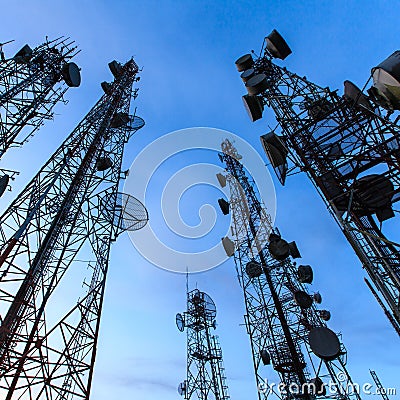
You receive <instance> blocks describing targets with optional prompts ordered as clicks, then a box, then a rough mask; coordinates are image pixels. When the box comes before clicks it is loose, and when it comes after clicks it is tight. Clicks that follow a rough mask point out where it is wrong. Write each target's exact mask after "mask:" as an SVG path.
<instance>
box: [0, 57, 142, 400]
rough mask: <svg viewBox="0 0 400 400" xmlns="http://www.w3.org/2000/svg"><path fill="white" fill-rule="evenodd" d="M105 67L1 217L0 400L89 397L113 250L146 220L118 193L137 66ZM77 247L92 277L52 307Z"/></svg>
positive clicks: (132, 127)
mask: <svg viewBox="0 0 400 400" xmlns="http://www.w3.org/2000/svg"><path fill="white" fill-rule="evenodd" d="M109 66H110V69H111V72H112V73H113V75H114V78H115V79H114V81H113V82H112V83H111V84H107V85H108V86H107V92H106V93H105V94H104V95H103V96H102V97H101V98H100V100H99V101H98V102H97V104H96V105H95V106H94V107H93V108H92V109H91V110H90V111H89V113H88V114H87V115H86V117H85V118H84V119H83V120H82V121H81V122H80V123H79V125H78V126H77V127H76V128H75V129H74V130H73V132H72V133H71V134H70V135H69V136H68V137H67V138H66V140H65V141H64V142H63V143H62V145H61V146H60V147H59V148H58V149H57V150H56V152H55V153H54V154H53V156H52V157H51V158H50V159H49V160H48V161H47V162H46V163H45V165H44V166H43V167H42V168H41V169H40V171H39V172H38V174H37V175H36V176H35V177H34V178H33V179H32V181H31V182H30V183H29V184H28V185H27V186H26V188H25V189H24V190H23V191H22V192H21V193H20V195H19V196H17V198H16V199H15V200H14V202H13V203H12V204H11V205H10V207H9V208H8V209H7V210H6V211H5V212H4V213H3V215H2V216H1V217H0V224H1V228H0V233H1V234H0V293H1V300H2V302H1V304H0V315H1V326H0V397H1V398H2V399H5V400H17V399H22V398H23V399H24V400H25V399H26V400H39V399H41V400H43V399H46V400H61V399H62V400H75V399H85V400H88V399H89V395H90V389H91V383H92V377H93V367H94V362H95V358H96V349H97V347H96V346H97V340H98V334H99V326H100V317H101V311H102V305H103V299H104V291H105V283H106V278H107V272H108V260H109V254H110V246H111V243H112V241H114V240H115V239H116V237H117V236H118V235H119V234H120V233H121V232H123V231H125V230H136V229H140V228H141V227H143V226H144V225H145V224H146V223H147V219H148V215H147V211H146V209H145V208H144V206H143V205H142V204H141V203H140V202H139V201H138V200H136V199H135V198H133V197H132V196H129V195H125V194H123V193H120V192H119V187H120V183H121V180H122V179H123V178H124V173H122V172H121V171H122V157H123V151H124V145H125V143H127V141H128V140H129V139H130V137H131V136H132V134H133V133H135V132H136V131H137V130H138V129H140V128H141V127H143V125H144V121H143V120H142V119H141V118H139V117H137V116H130V115H129V108H130V102H131V97H132V85H133V83H134V82H135V81H136V80H137V79H138V78H137V73H138V66H137V65H136V63H135V62H134V61H133V59H131V60H129V61H128V62H126V63H125V64H124V65H121V64H119V63H118V62H116V61H113V62H112V63H110V64H109ZM103 86H105V85H103ZM134 93H136V92H134ZM78 252H83V254H84V257H85V258H86V259H87V265H88V271H89V280H88V281H86V280H85V281H84V285H83V291H82V295H81V296H80V297H79V299H77V298H75V297H74V296H66V297H64V298H63V301H62V302H59V303H58V302H56V301H55V300H56V299H55V298H54V297H55V295H56V294H57V293H54V292H55V291H56V289H57V292H58V291H60V290H63V288H64V290H68V289H66V288H71V282H70V279H71V275H68V274H66V272H67V270H69V269H70V268H71V266H73V265H74V262H75V260H76V255H77V254H78ZM77 262H78V260H77ZM74 266H76V265H74ZM78 270H81V268H74V271H75V273H76V272H77V271H78ZM66 281H67V282H66ZM68 282H70V284H69V285H68ZM79 286H80V285H77V283H76V282H73V283H72V287H75V288H77V287H79ZM64 302H67V303H66V304H64Z"/></svg>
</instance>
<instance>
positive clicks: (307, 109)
mask: <svg viewBox="0 0 400 400" xmlns="http://www.w3.org/2000/svg"><path fill="white" fill-rule="evenodd" d="M265 43H266V46H265V48H264V47H263V49H262V50H261V53H260V54H261V55H260V56H259V57H256V56H253V55H251V54H247V55H245V56H243V57H241V58H240V59H238V60H237V62H236V65H237V68H238V70H239V71H243V73H242V79H243V80H244V81H245V84H246V87H247V90H248V95H246V96H243V100H244V103H245V105H246V107H247V110H248V112H249V115H250V117H251V119H252V120H253V121H255V120H257V119H260V118H261V117H262V114H263V109H264V106H268V107H269V108H271V109H272V110H273V112H274V114H275V117H276V121H277V126H276V128H275V129H274V130H273V131H272V132H270V133H268V134H266V135H264V136H262V137H261V141H262V143H263V146H264V149H265V151H266V153H267V155H268V157H269V159H270V162H271V164H272V166H273V168H274V170H275V172H276V174H277V176H278V179H279V180H280V182H281V183H282V184H284V183H285V179H286V176H287V175H290V174H291V173H294V172H297V171H298V170H299V169H300V170H301V171H305V172H306V174H307V175H308V177H309V178H310V180H311V181H312V183H313V184H314V186H315V187H316V189H317V191H318V192H319V194H320V195H321V197H322V198H323V199H324V201H325V204H326V205H327V207H328V209H329V211H330V213H331V215H332V216H333V217H334V219H335V220H336V221H337V223H338V224H339V226H340V228H341V230H342V231H343V233H344V235H345V237H346V239H347V240H348V241H349V242H350V244H351V246H352V247H353V249H354V251H355V253H356V254H357V256H358V257H359V259H360V260H361V262H362V265H363V267H364V268H365V270H366V271H367V273H368V276H369V278H370V280H371V281H372V284H373V286H372V285H371V284H370V283H369V281H366V282H367V284H368V287H369V288H370V289H371V291H372V293H373V294H374V296H375V297H376V298H377V300H378V302H379V304H380V305H381V307H382V308H383V310H384V312H385V314H386V316H387V317H388V319H389V320H390V322H391V324H392V325H393V327H394V328H395V330H396V332H397V333H398V334H400V254H399V246H400V245H399V244H398V243H396V241H393V240H390V239H388V238H387V236H386V235H385V234H384V232H383V229H382V223H383V222H384V221H386V220H388V219H390V218H393V217H394V216H395V214H394V210H393V204H394V203H395V202H396V201H398V200H399V199H400V195H399V193H400V163H399V161H400V127H399V126H398V125H397V122H398V119H399V118H398V117H397V118H396V119H394V116H395V114H394V111H395V110H396V109H397V110H398V109H400V107H399V99H398V92H396V90H397V88H398V86H400V84H399V83H398V80H400V76H399V74H398V71H399V65H400V63H399V52H395V53H394V54H393V55H392V56H390V57H389V58H388V59H387V60H385V61H384V62H382V63H381V64H380V65H378V66H377V67H375V68H373V69H372V76H373V79H374V85H373V86H372V87H371V88H370V89H369V90H368V94H365V93H363V92H362V91H361V90H360V89H358V88H357V87H356V86H355V85H354V84H352V83H351V82H350V81H345V91H344V92H345V93H344V95H343V96H339V95H338V93H337V91H332V90H330V89H329V88H322V87H320V86H318V85H316V84H314V83H312V82H310V81H308V80H307V79H306V78H305V77H300V76H298V75H296V74H294V73H292V72H290V71H288V70H287V69H286V68H285V67H281V66H278V65H276V64H275V63H274V62H273V58H274V57H275V58H281V59H284V58H286V56H287V55H289V54H290V53H291V50H290V49H289V47H288V46H287V44H286V42H285V41H284V39H283V38H282V37H281V36H280V35H279V33H278V32H276V31H275V30H274V31H273V32H272V33H271V34H270V35H269V36H268V37H267V38H266V40H265ZM278 133H279V135H278Z"/></svg>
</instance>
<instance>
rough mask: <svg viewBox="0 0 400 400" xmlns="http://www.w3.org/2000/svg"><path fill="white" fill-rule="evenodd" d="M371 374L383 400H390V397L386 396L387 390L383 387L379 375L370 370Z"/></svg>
mask: <svg viewBox="0 0 400 400" xmlns="http://www.w3.org/2000/svg"><path fill="white" fill-rule="evenodd" d="M369 373H370V374H371V376H372V379H373V380H374V382H375V385H376V389H377V391H378V392H379V394H380V395H381V397H382V399H383V400H389V396H388V395H387V394H386V391H385V388H384V387H383V385H382V383H381V381H380V379H379V377H378V375H377V373H376V372H375V371H372V370H371V369H370V370H369Z"/></svg>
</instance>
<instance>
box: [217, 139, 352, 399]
mask: <svg viewBox="0 0 400 400" xmlns="http://www.w3.org/2000/svg"><path fill="white" fill-rule="evenodd" d="M221 148H222V153H220V159H221V160H222V161H223V162H224V163H225V168H226V171H227V175H222V174H218V175H217V178H218V181H219V183H220V184H221V186H226V184H228V185H229V189H230V199H229V200H230V201H229V202H227V201H226V200H224V199H219V201H218V202H219V205H220V207H221V210H222V212H223V213H224V214H228V213H231V215H232V221H233V225H232V227H231V229H232V239H231V238H229V237H225V238H223V239H222V244H223V246H224V249H225V251H226V253H227V255H228V256H234V259H235V264H236V271H237V274H238V278H239V282H240V285H241V287H242V290H243V295H244V300H245V307H246V315H245V323H246V327H247V332H248V334H249V335H250V342H251V349H252V355H253V363H254V371H255V376H256V383H257V387H258V396H259V399H260V400H262V399H265V398H267V397H268V395H269V394H270V388H271V386H269V385H267V383H268V382H267V381H266V379H265V378H266V370H265V367H264V366H269V365H271V366H272V368H273V369H274V370H275V371H276V372H277V373H278V376H279V378H280V382H274V383H276V384H278V383H279V384H281V388H282V390H280V392H275V394H276V395H277V396H278V398H280V399H285V400H286V399H303V400H304V399H306V400H312V399H315V398H316V397H317V398H319V399H337V400H339V399H340V400H350V399H354V400H355V399H357V400H359V399H360V396H359V394H358V393H357V392H356V391H352V390H350V391H349V390H348V388H349V387H352V386H353V383H352V380H351V377H350V375H349V373H348V371H347V369H346V357H347V352H346V349H345V348H344V345H343V343H342V342H341V340H340V337H339V336H338V335H336V334H335V333H334V332H333V331H332V330H330V329H329V328H327V326H326V323H325V321H328V320H329V319H330V312H329V311H328V310H323V309H318V308H317V307H318V305H319V304H320V303H321V301H322V298H321V295H320V294H319V293H314V294H309V293H308V290H307V288H306V285H307V284H310V283H311V282H312V281H313V270H312V268H311V267H310V266H309V265H300V266H298V267H297V266H296V264H295V263H294V262H293V261H292V259H293V258H300V257H301V256H300V253H299V250H298V249H297V246H296V243H295V242H290V243H288V242H286V241H285V240H284V239H282V237H281V235H280V233H279V231H278V230H277V229H276V228H273V227H272V223H271V217H270V215H269V214H268V212H267V210H266V208H265V207H264V205H263V204H262V203H261V201H260V200H259V197H258V196H259V195H258V193H257V191H256V188H255V186H254V182H253V181H252V180H251V179H249V178H248V177H247V174H246V172H245V169H244V167H243V165H242V164H241V163H240V162H239V159H241V156H240V155H239V154H238V152H237V150H236V148H235V147H234V146H233V144H232V143H231V142H230V141H229V140H227V139H226V140H225V141H224V142H223V143H222V145H221ZM330 383H332V384H334V385H335V388H336V389H335V392H334V393H328V388H327V385H328V384H330ZM275 389H276V387H275Z"/></svg>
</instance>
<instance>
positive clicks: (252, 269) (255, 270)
mask: <svg viewBox="0 0 400 400" xmlns="http://www.w3.org/2000/svg"><path fill="white" fill-rule="evenodd" d="M262 272H263V269H262V267H261V264H260V263H258V262H257V261H255V260H250V261H249V262H248V263H247V264H246V274H247V276H248V277H249V278H251V279H252V278H258V277H259V276H261V274H262Z"/></svg>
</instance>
